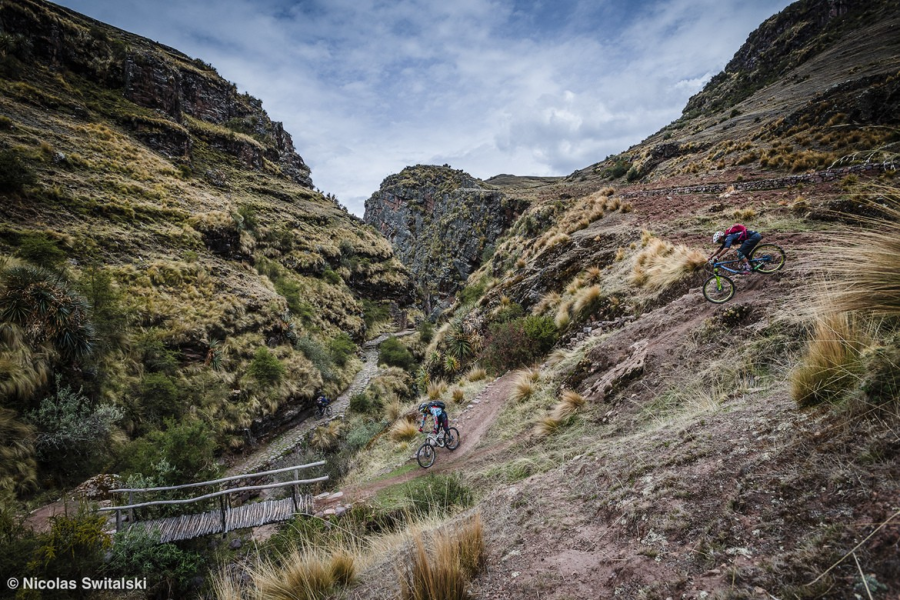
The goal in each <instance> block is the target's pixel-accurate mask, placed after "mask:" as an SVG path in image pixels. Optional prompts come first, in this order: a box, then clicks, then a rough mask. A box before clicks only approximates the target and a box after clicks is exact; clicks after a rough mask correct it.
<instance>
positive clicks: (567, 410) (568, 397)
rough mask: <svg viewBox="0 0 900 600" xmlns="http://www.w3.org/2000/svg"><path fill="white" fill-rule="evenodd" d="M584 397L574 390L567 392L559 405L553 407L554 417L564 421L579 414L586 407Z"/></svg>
mask: <svg viewBox="0 0 900 600" xmlns="http://www.w3.org/2000/svg"><path fill="white" fill-rule="evenodd" d="M584 402H585V401H584V397H583V396H582V395H581V394H579V393H578V392H576V391H574V390H566V391H564V392H563V393H562V395H561V396H560V398H559V403H558V404H557V405H556V406H555V407H553V415H552V416H553V417H554V418H557V419H559V420H560V421H564V420H566V419H568V418H569V417H572V416H574V415H575V413H577V412H578V411H579V410H580V409H581V407H582V406H584Z"/></svg>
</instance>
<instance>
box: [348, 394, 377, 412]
mask: <svg viewBox="0 0 900 600" xmlns="http://www.w3.org/2000/svg"><path fill="white" fill-rule="evenodd" d="M376 406H377V405H376V403H375V401H374V399H373V398H371V397H370V396H369V395H368V394H366V393H365V392H362V393H359V394H354V395H353V396H351V397H350V411H351V412H355V413H358V414H361V415H364V414H367V413H370V412H372V411H373V410H374V409H375V408H376Z"/></svg>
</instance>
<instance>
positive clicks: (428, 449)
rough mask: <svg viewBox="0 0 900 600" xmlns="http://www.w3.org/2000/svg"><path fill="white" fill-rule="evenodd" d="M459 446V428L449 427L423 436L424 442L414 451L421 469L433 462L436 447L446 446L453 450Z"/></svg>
mask: <svg viewBox="0 0 900 600" xmlns="http://www.w3.org/2000/svg"><path fill="white" fill-rule="evenodd" d="M458 447H459V429H457V428H456V427H451V428H450V429H448V430H447V431H446V432H444V431H443V430H441V431H440V432H439V433H429V434H428V435H426V436H425V442H424V443H423V444H422V445H421V446H419V449H418V450H417V451H416V461H418V463H419V466H420V467H422V468H423V469H427V468H428V467H430V466H431V465H433V464H434V459H435V458H436V457H437V448H446V449H447V450H449V451H450V452H453V451H454V450H456V449H457V448H458Z"/></svg>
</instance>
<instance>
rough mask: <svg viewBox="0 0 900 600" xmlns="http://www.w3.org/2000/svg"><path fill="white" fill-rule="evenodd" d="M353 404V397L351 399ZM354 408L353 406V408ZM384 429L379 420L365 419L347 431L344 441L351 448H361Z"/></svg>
mask: <svg viewBox="0 0 900 600" xmlns="http://www.w3.org/2000/svg"><path fill="white" fill-rule="evenodd" d="M350 402H351V406H352V402H353V398H351V399H350ZM351 410H352V408H351ZM383 429H384V427H383V426H382V424H381V423H379V422H377V421H365V422H363V423H360V424H359V425H357V426H356V427H354V428H353V429H351V430H350V431H348V432H347V436H346V438H344V443H345V444H346V445H347V447H348V448H350V449H351V450H354V451H355V450H360V449H361V448H362V447H363V446H365V445H366V444H368V443H369V442H370V441H371V440H372V439H373V438H374V437H375V436H376V435H378V434H379V433H381V431H382V430H383Z"/></svg>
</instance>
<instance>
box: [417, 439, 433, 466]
mask: <svg viewBox="0 0 900 600" xmlns="http://www.w3.org/2000/svg"><path fill="white" fill-rule="evenodd" d="M435 454H436V453H435V451H434V446H432V445H431V444H429V443H428V442H425V443H424V444H422V445H421V446H419V450H418V451H417V452H416V460H417V461H418V463H419V466H420V467H422V468H423V469H427V468H428V467H430V466H431V465H433V464H434V457H435Z"/></svg>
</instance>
